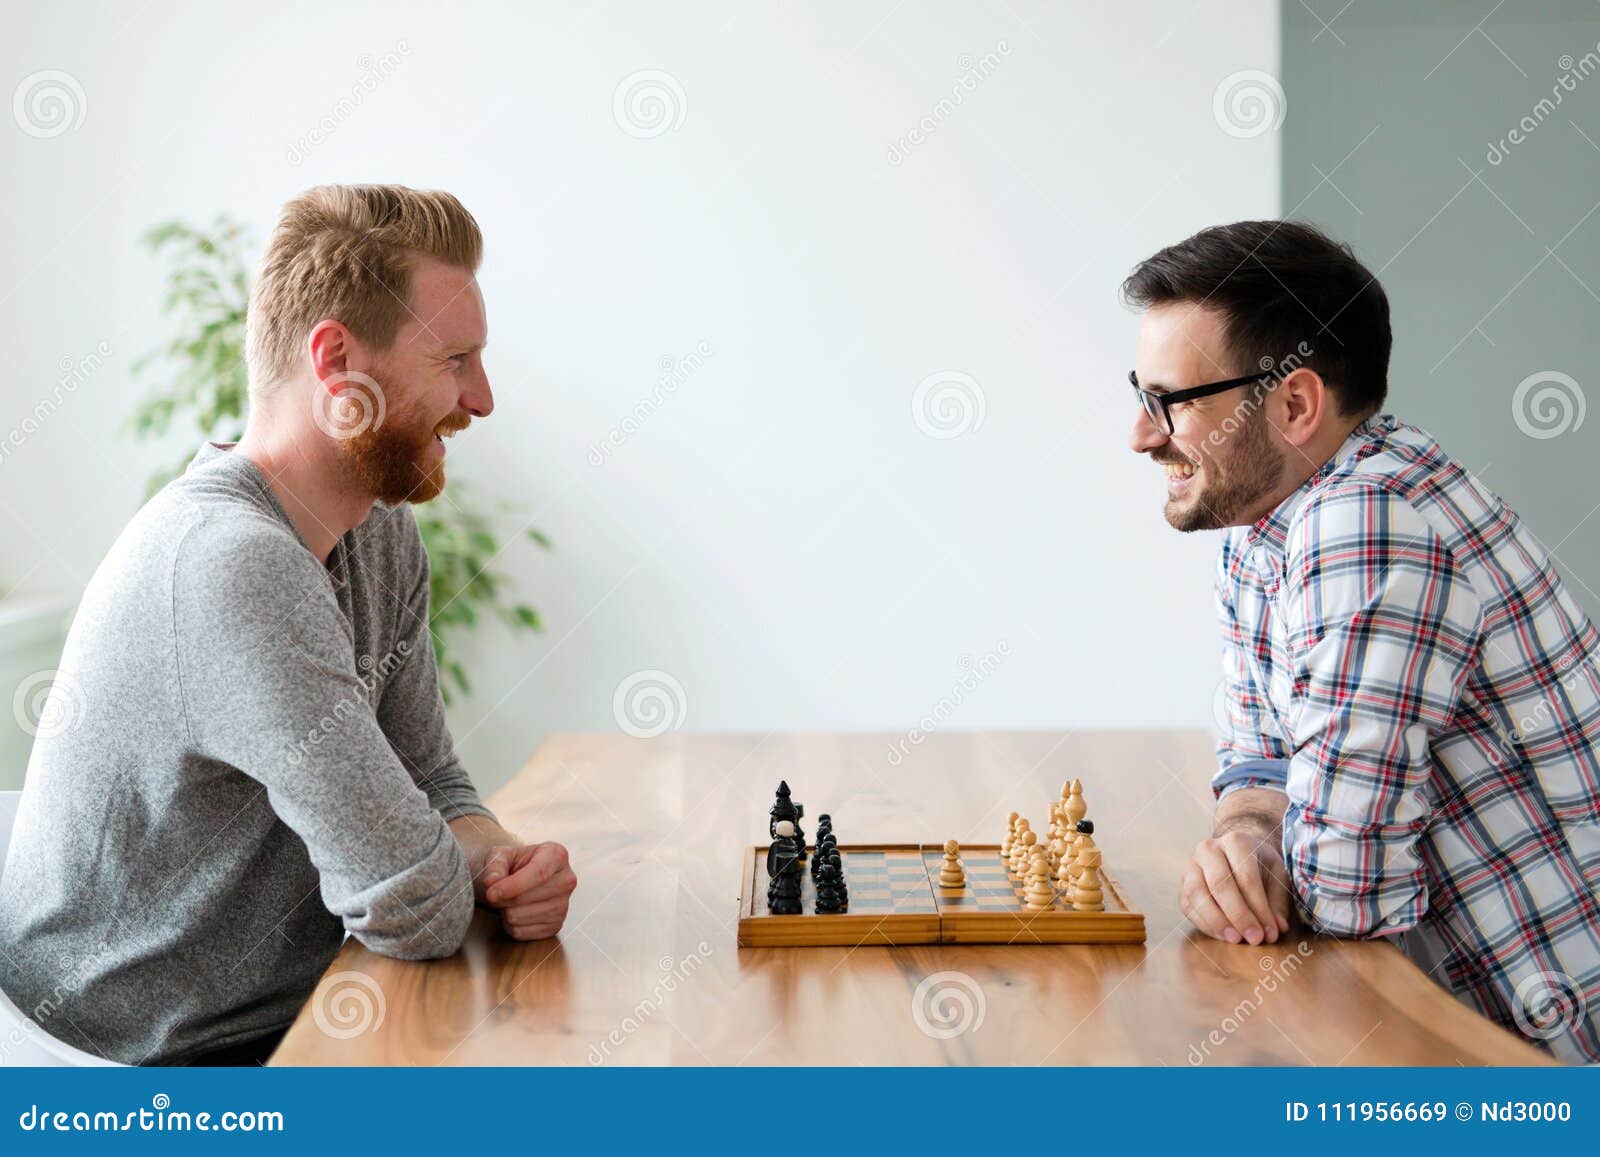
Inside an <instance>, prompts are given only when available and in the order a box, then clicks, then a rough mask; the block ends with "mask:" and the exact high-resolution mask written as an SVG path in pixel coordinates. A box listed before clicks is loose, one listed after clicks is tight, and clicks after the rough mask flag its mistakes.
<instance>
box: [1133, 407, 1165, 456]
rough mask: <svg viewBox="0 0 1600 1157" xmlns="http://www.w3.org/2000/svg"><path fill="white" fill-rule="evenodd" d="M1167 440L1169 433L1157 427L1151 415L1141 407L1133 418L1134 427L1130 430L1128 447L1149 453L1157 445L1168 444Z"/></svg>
mask: <svg viewBox="0 0 1600 1157" xmlns="http://www.w3.org/2000/svg"><path fill="white" fill-rule="evenodd" d="M1167 440H1168V436H1167V433H1166V432H1165V431H1164V430H1159V429H1157V428H1156V424H1155V423H1154V422H1152V421H1151V420H1150V415H1149V414H1147V413H1145V412H1144V410H1143V408H1141V409H1140V410H1139V412H1138V416H1137V417H1135V418H1134V420H1133V429H1132V430H1130V431H1128V448H1129V449H1130V450H1132V451H1133V452H1134V453H1135V454H1148V453H1149V452H1150V451H1152V450H1154V449H1155V448H1156V447H1158V446H1164V445H1166V443H1167Z"/></svg>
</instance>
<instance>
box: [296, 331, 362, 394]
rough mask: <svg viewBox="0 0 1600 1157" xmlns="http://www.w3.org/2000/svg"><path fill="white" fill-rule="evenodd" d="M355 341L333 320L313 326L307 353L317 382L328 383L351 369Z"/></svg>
mask: <svg viewBox="0 0 1600 1157" xmlns="http://www.w3.org/2000/svg"><path fill="white" fill-rule="evenodd" d="M354 340H355V338H354V336H353V335H352V334H351V333H350V331H349V330H348V329H346V328H345V327H344V326H343V325H342V324H341V323H340V322H337V321H334V320H333V319H332V318H324V319H323V320H322V321H319V322H318V323H317V324H316V325H314V326H312V328H311V332H310V333H309V334H308V335H307V336H306V353H307V354H308V355H309V356H310V358H311V372H312V374H313V375H314V376H315V378H316V380H317V381H319V382H326V381H327V380H328V379H329V378H333V377H335V375H343V374H344V372H345V371H346V370H348V369H349V368H350V353H351V346H352V344H353V342H354ZM335 392H337V390H335Z"/></svg>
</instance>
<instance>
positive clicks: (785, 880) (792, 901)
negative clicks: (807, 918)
mask: <svg viewBox="0 0 1600 1157" xmlns="http://www.w3.org/2000/svg"><path fill="white" fill-rule="evenodd" d="M772 827H773V834H774V839H773V841H772V845H771V846H770V847H768V848H767V876H768V879H769V881H770V882H769V883H768V884H767V908H768V909H769V910H770V911H771V912H773V913H774V914H775V915H779V916H797V915H799V914H800V856H799V848H798V841H797V840H796V838H795V834H794V821H792V820H777V821H775V822H774V823H773V825H772Z"/></svg>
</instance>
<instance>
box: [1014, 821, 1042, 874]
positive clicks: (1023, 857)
mask: <svg viewBox="0 0 1600 1157" xmlns="http://www.w3.org/2000/svg"><path fill="white" fill-rule="evenodd" d="M1022 822H1023V823H1027V822H1028V821H1027V820H1023V821H1022ZM1038 844H1039V836H1038V834H1037V833H1036V832H1034V831H1032V830H1031V829H1029V828H1023V829H1022V834H1021V835H1020V836H1018V837H1017V842H1016V844H1015V845H1014V846H1013V847H1012V849H1011V871H1012V872H1013V873H1014V874H1016V875H1019V876H1020V875H1022V874H1023V873H1024V872H1025V871H1026V870H1027V867H1028V863H1029V861H1031V860H1032V859H1033V849H1034V848H1035V847H1037V846H1038Z"/></svg>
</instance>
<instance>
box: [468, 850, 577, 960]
mask: <svg viewBox="0 0 1600 1157" xmlns="http://www.w3.org/2000/svg"><path fill="white" fill-rule="evenodd" d="M480 882H481V887H482V892H481V894H480V896H479V898H480V899H481V900H482V901H483V903H484V904H486V905H488V906H489V907H490V908H495V909H498V910H499V912H500V923H501V925H502V926H503V927H504V928H505V930H506V935H508V936H510V937H511V938H512V939H514V940H546V939H549V938H550V937H551V936H554V935H555V934H556V933H557V932H559V931H561V925H562V923H563V922H565V920H566V918H567V903H568V901H569V900H570V899H571V898H572V890H573V889H574V888H576V887H577V886H578V877H577V876H576V875H575V874H574V873H573V871H572V867H571V865H570V864H568V862H567V849H566V848H564V847H562V846H561V845H560V844H554V843H546V844H522V845H517V846H511V847H505V846H501V847H492V848H490V849H489V854H488V855H487V856H486V857H485V858H484V862H483V874H482V876H481V877H480Z"/></svg>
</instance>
